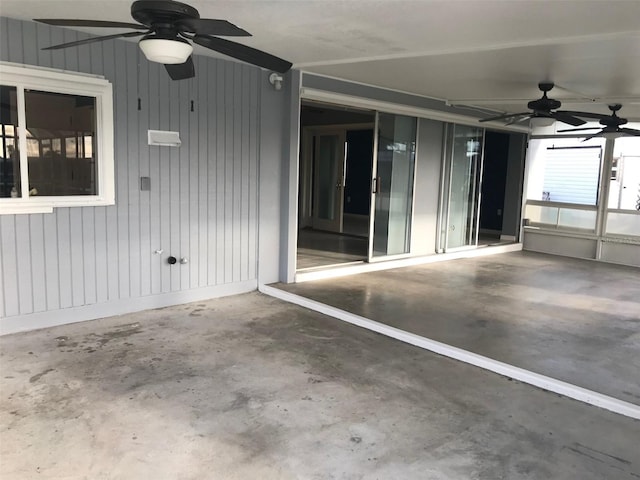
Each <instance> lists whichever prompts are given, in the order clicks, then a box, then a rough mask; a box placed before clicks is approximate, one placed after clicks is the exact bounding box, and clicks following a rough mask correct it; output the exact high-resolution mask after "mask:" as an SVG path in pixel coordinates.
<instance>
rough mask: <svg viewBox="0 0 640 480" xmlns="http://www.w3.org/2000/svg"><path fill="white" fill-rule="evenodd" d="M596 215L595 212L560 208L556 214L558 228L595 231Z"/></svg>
mask: <svg viewBox="0 0 640 480" xmlns="http://www.w3.org/2000/svg"><path fill="white" fill-rule="evenodd" d="M596 214H597V212H596V210H575V209H572V208H561V209H560V211H559V213H558V226H559V227H568V228H580V229H584V230H589V231H595V229H596Z"/></svg>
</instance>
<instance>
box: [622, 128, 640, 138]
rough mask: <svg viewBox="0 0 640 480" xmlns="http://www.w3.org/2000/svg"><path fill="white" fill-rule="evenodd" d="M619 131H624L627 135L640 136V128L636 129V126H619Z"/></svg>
mask: <svg viewBox="0 0 640 480" xmlns="http://www.w3.org/2000/svg"><path fill="white" fill-rule="evenodd" d="M618 131H619V132H622V133H624V134H625V135H633V136H635V137H640V130H636V129H635V128H619V129H618Z"/></svg>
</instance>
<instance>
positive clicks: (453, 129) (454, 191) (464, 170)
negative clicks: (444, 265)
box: [443, 125, 484, 251]
mask: <svg viewBox="0 0 640 480" xmlns="http://www.w3.org/2000/svg"><path fill="white" fill-rule="evenodd" d="M483 132H484V129H482V128H477V127H470V126H466V125H452V126H450V135H449V137H448V147H449V148H448V151H449V152H450V157H449V161H448V162H446V170H445V171H446V172H447V179H448V195H447V208H446V211H447V214H446V222H445V225H443V227H444V231H443V234H444V248H445V251H450V250H452V249H456V248H460V247H468V246H475V245H477V243H478V220H479V205H480V179H481V178H482V148H483Z"/></svg>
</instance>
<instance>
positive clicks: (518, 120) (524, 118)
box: [505, 114, 533, 126]
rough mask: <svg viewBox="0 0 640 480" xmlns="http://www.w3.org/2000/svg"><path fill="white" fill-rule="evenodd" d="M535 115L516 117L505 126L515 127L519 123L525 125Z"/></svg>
mask: <svg viewBox="0 0 640 480" xmlns="http://www.w3.org/2000/svg"><path fill="white" fill-rule="evenodd" d="M532 116H533V115H531V114H529V115H523V116H520V117H515V118H514V119H513V120H511V121H509V122H507V123H505V126H509V125H515V124H517V123H524V122H526V121H528V120H529V119H530V118H531V117H532Z"/></svg>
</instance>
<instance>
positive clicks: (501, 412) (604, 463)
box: [0, 293, 640, 480]
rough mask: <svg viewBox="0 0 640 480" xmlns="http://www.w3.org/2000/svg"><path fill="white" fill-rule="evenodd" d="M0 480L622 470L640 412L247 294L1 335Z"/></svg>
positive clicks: (630, 469) (639, 464)
mask: <svg viewBox="0 0 640 480" xmlns="http://www.w3.org/2000/svg"><path fill="white" fill-rule="evenodd" d="M0 365H1V367H2V372H1V375H0V425H1V427H0V428H1V431H0V433H1V440H2V441H1V442H0V455H1V458H2V461H1V463H0V477H1V478H3V479H5V478H6V479H36V478H38V479H40V478H48V479H62V478H65V479H66V478H73V479H83V478H86V479H103V478H104V479H112V478H113V479H115V478H117V479H140V478H153V479H159V480H163V479H225V480H226V479H232V480H233V479H396V478H397V479H430V480H463V479H464V480H468V479H481V480H482V479H486V480H495V479H528V480H531V479H540V480H548V479H550V478H553V479H559V480H562V479H581V480H590V479H594V480H595V479H604V478H606V479H610V480H613V479H633V478H638V477H640V457H639V456H638V455H637V453H638V450H637V445H638V442H639V440H640V422H639V421H634V420H630V419H629V418H626V417H623V416H620V415H616V414H613V413H610V412H607V411H605V410H602V409H599V408H596V407H592V406H589V405H585V404H582V403H579V402H575V401H573V400H570V399H567V398H563V397H560V396H558V395H555V394H551V393H549V392H546V391H543V390H539V389H536V388H534V387H530V386H528V385H524V384H520V383H518V382H515V381H509V380H507V379H506V378H504V377H500V376H498V375H495V374H492V373H489V372H486V371H484V370H481V369H478V368H475V367H472V366H469V365H465V364H462V363H459V362H456V361H453V360H449V359H447V358H444V357H440V356H438V355H435V354H432V353H429V352H426V351H424V350H421V349H418V348H415V347H411V346H409V345H406V344H403V343H401V342H398V341H395V340H392V339H389V338H386V337H383V336H380V335H377V334H374V333H372V332H369V331H366V330H363V329H359V328H356V327H353V326H350V325H348V324H345V323H342V322H340V321H337V320H334V319H332V318H328V317H325V316H322V315H320V314H317V313H314V312H310V311H308V310H305V309H302V308H300V307H297V306H294V305H290V304H286V303H283V302H280V301H278V300H275V299H272V298H268V297H264V296H262V295H260V294H257V293H253V294H246V295H240V296H236V297H228V298H225V299H218V300H211V301H207V302H198V303H195V304H190V305H184V306H179V307H171V308H164V309H158V310H151V311H146V312H141V313H138V314H132V315H124V316H119V317H113V318H108V319H103V320H97V321H91V322H85V323H81V324H75V325H68V326H63V327H57V328H50V329H44V330H40V331H36V332H28V333H23V334H15V335H9V336H5V337H2V338H0Z"/></svg>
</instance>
